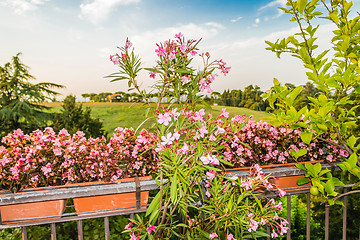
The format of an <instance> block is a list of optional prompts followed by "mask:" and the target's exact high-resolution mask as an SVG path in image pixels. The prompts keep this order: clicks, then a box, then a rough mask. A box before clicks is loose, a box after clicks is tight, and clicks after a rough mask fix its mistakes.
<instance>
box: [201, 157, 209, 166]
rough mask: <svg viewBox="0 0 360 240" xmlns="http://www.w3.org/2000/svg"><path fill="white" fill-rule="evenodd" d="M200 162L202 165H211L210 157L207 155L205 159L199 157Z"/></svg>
mask: <svg viewBox="0 0 360 240" xmlns="http://www.w3.org/2000/svg"><path fill="white" fill-rule="evenodd" d="M200 160H201V161H202V163H203V164H204V165H208V164H210V163H211V157H210V155H207V156H206V157H205V156H201V157H200Z"/></svg>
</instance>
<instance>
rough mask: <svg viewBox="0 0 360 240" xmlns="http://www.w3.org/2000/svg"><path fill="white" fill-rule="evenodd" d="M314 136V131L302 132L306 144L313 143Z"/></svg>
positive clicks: (302, 138) (301, 136) (301, 135)
mask: <svg viewBox="0 0 360 240" xmlns="http://www.w3.org/2000/svg"><path fill="white" fill-rule="evenodd" d="M312 137H313V133H312V132H302V133H301V134H300V138H301V140H302V141H303V142H304V143H306V144H310V143H311V140H312Z"/></svg>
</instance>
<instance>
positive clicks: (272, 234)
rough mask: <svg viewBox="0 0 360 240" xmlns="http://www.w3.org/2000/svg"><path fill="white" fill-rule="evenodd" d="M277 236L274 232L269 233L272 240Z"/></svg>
mask: <svg viewBox="0 0 360 240" xmlns="http://www.w3.org/2000/svg"><path fill="white" fill-rule="evenodd" d="M278 236H279V235H278V234H277V233H276V232H275V231H273V232H272V233H271V237H272V238H276V237H278Z"/></svg>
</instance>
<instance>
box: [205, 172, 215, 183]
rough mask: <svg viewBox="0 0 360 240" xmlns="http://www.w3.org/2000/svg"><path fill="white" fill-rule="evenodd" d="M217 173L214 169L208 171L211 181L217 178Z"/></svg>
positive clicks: (207, 174)
mask: <svg viewBox="0 0 360 240" xmlns="http://www.w3.org/2000/svg"><path fill="white" fill-rule="evenodd" d="M215 175H216V171H214V170H209V171H208V172H207V173H206V176H207V178H208V179H209V180H210V181H212V180H213V179H214V178H215Z"/></svg>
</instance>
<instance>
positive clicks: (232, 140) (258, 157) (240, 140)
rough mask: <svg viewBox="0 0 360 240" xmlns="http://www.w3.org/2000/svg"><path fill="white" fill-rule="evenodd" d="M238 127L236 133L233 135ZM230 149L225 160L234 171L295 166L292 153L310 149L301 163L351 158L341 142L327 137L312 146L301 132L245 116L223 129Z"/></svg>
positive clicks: (234, 120)
mask: <svg viewBox="0 0 360 240" xmlns="http://www.w3.org/2000/svg"><path fill="white" fill-rule="evenodd" d="M234 126H236V129H237V130H236V131H233V129H234ZM222 127H223V128H224V129H225V133H224V137H225V139H226V140H225V141H224V142H223V144H226V148H225V150H224V152H223V154H224V156H225V158H226V159H227V160H228V161H230V162H231V163H232V164H234V167H242V166H251V165H252V164H253V163H259V164H261V165H266V164H283V163H290V162H295V159H294V158H293V157H292V156H291V150H294V151H295V152H298V151H299V150H300V149H306V150H307V153H306V154H305V155H303V156H302V157H300V158H298V159H297V161H298V162H301V161H317V160H327V161H330V162H332V161H335V160H336V159H339V158H346V157H348V156H349V154H348V152H347V151H345V150H343V149H341V148H339V147H337V141H336V140H332V139H331V138H330V137H327V138H326V139H325V140H322V139H320V138H317V139H313V140H312V142H311V143H310V145H308V144H305V143H304V142H303V141H302V140H301V137H300V135H301V131H299V130H293V129H291V128H283V127H280V128H277V127H274V126H272V125H271V124H269V123H267V122H263V121H259V122H255V121H253V120H251V119H246V118H245V116H235V117H234V118H232V119H231V123H230V124H227V125H223V126H222Z"/></svg>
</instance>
